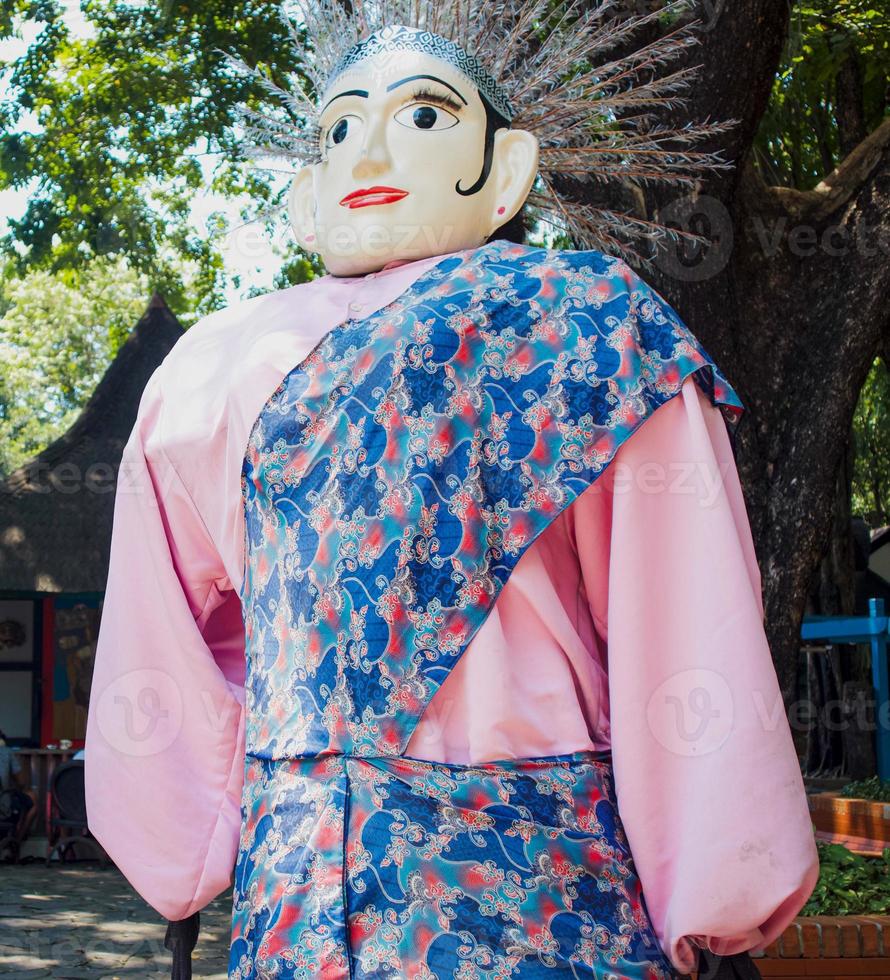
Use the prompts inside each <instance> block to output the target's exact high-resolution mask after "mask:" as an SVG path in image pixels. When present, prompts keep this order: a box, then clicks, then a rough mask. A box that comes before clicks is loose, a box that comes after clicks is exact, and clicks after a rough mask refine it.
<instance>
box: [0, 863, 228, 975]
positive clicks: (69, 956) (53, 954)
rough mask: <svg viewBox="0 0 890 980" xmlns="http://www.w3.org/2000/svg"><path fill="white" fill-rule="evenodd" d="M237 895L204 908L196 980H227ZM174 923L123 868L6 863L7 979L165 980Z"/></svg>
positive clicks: (0, 896) (2, 892) (0, 940)
mask: <svg viewBox="0 0 890 980" xmlns="http://www.w3.org/2000/svg"><path fill="white" fill-rule="evenodd" d="M231 903H232V892H231V889H230V890H228V891H226V892H224V893H223V894H222V895H220V896H219V897H218V898H217V899H216V900H215V901H214V902H212V903H211V904H210V905H208V906H207V907H206V908H205V909H202V910H201V933H200V935H199V937H198V945H197V947H196V949H195V955H194V957H193V963H194V972H193V976H194V977H195V978H196V980H199V978H200V980H226V959H227V954H228V935H229V919H230V916H231ZM165 932H166V922H165V921H164V920H163V919H161V918H160V917H159V916H158V913H157V912H155V911H154V909H152V908H151V906H149V905H147V904H146V903H145V902H144V901H143V900H142V899H141V898H140V897H139V895H137V894H136V892H134V891H133V889H132V888H131V886H130V885H129V884H128V883H127V881H126V879H125V878H124V877H123V876H122V875H121V873H120V872H119V871H118V870H117V869H116V868H111V867H109V868H106V869H104V870H103V869H100V868H99V866H98V863H97V862H88V861H81V862H73V863H71V864H70V865H69V866H67V867H59V866H57V865H54V866H52V867H50V868H47V867H46V865H45V864H44V863H43V862H39V863H35V864H24V865H9V864H4V865H0V977H2V978H3V980H43V978H44V977H52V978H53V980H163V978H169V976H170V952H169V951H168V950H166V949H165V948H164V933H165Z"/></svg>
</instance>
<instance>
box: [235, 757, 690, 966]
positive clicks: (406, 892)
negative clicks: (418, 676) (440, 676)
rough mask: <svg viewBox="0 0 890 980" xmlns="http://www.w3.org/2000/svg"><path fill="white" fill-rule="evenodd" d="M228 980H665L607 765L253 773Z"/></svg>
mask: <svg viewBox="0 0 890 980" xmlns="http://www.w3.org/2000/svg"><path fill="white" fill-rule="evenodd" d="M242 818H243V824H242V833H241V842H240V849H239V856H238V862H237V866H236V873H235V888H234V905H233V923H232V943H231V954H230V965H229V978H230V980H248V978H251V980H254V978H261V980H265V978H273V977H274V978H296V977H300V978H304V977H305V978H309V977H322V978H327V980H339V978H355V980H364V978H369V977H383V978H406V980H407V978H410V980H434V978H438V980H445V978H448V980H475V978H498V980H502V978H503V980H506V978H513V977H516V978H522V980H530V978H539V977H540V978H542V980H544V978H552V977H555V976H557V975H560V976H566V977H568V976H577V977H597V978H609V980H611V978H615V980H617V978H633V980H637V978H639V980H644V978H645V980H661V978H674V977H676V976H678V974H677V973H676V972H675V971H674V970H673V968H672V965H671V964H670V962H669V961H668V960H667V958H666V957H665V955H664V953H663V951H662V950H661V948H660V946H659V944H658V941H657V939H656V937H655V935H654V933H653V930H652V927H651V924H650V922H649V919H648V915H647V911H646V905H645V900H644V897H643V894H642V891H641V887H640V881H639V879H638V877H637V874H636V872H635V869H634V864H633V859H632V856H631V853H630V850H629V847H628V843H627V840H626V838H625V834H624V830H623V828H622V825H621V821H620V818H619V815H618V807H617V801H616V797H615V793H614V788H613V782H612V770H611V765H610V762H609V755H608V753H607V752H576V753H572V754H568V755H562V756H551V757H548V758H540V759H519V760H506V761H500V762H493V763H485V764H480V765H467V766H462V765H452V764H444V763H433V762H426V761H422V760H418V759H413V758H408V757H405V756H399V757H382V756H381V757H370V758H360V757H356V756H347V755H342V754H331V755H327V756H318V757H315V758H298V759H266V758H260V757H257V756H253V755H248V757H247V760H246V779H245V785H244V794H243V804H242Z"/></svg>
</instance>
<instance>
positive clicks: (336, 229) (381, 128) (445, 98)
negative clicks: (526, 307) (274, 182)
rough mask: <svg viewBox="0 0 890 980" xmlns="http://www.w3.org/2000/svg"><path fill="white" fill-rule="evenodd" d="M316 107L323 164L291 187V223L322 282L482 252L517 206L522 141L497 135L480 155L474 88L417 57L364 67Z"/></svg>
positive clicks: (521, 190) (524, 184)
mask: <svg viewBox="0 0 890 980" xmlns="http://www.w3.org/2000/svg"><path fill="white" fill-rule="evenodd" d="M320 109H321V112H320V123H321V132H320V142H321V154H322V160H321V162H320V163H316V164H313V165H310V166H306V167H304V168H303V169H302V170H300V171H299V172H298V174H297V175H296V177H295V178H294V182H293V186H292V188H291V194H290V217H291V222H292V224H293V227H294V231H295V233H296V237H297V240H298V242H299V243H300V245H301V246H302V247H303V248H305V249H307V250H308V251H314V252H318V253H319V254H320V255H321V257H322V259H323V260H324V263H325V266H326V267H327V270H328V272H330V273H332V274H333V275H341V276H356V275H364V274H366V273H368V272H373V271H375V270H377V269H381V268H383V266H384V265H386V264H387V263H389V262H393V261H396V260H412V259H419V258H425V257H427V256H432V255H442V254H445V253H448V252H454V251H457V250H458V249H464V248H473V247H476V246H478V245H481V244H482V243H483V242H484V241H485V240H486V239H487V238H488V237H489V235H491V234H492V232H494V231H495V230H496V229H497V228H498V227H499V226H500V225H502V224H504V223H505V222H507V221H509V219H510V218H511V217H513V215H514V214H516V212H517V211H518V210H519V209H520V208H521V207H522V205H523V203H524V202H525V199H526V197H527V196H528V192H529V190H530V189H531V185H532V183H533V182H534V178H535V174H536V173H537V166H538V143H537V139H536V138H535V137H534V136H533V135H532V134H531V133H528V132H526V131H523V130H512V129H508V128H501V129H498V130H496V131H495V132H494V133H493V141H492V144H491V147H490V149H489V151H488V154H486V132H487V128H488V127H489V126H490V123H489V118H488V114H487V112H486V106H485V104H484V103H483V101H482V97H481V96H480V94H479V92H478V90H477V88H476V86H475V85H474V84H473V83H472V82H471V81H470V80H469V79H468V78H466V77H465V76H464V75H463V73H462V72H460V71H459V70H458V69H456V68H454V67H453V66H452V65H450V64H448V63H447V62H445V61H442V60H440V59H438V58H436V57H433V56H432V55H428V54H426V53H424V52H414V51H398V52H393V51H383V52H378V53H377V54H375V55H373V56H371V57H368V58H366V59H365V60H363V61H361V62H359V63H358V64H356V65H354V66H353V67H352V68H350V69H349V70H348V71H347V72H345V73H343V74H342V75H340V76H339V77H338V78H337V79H336V80H335V81H334V83H333V84H332V85H330V86H329V87H328V90H327V91H326V92H325V94H324V96H323V97H322V100H321V103H320ZM487 156H488V160H486V157H487Z"/></svg>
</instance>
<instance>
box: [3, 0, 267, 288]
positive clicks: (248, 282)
mask: <svg viewBox="0 0 890 980" xmlns="http://www.w3.org/2000/svg"><path fill="white" fill-rule="evenodd" d="M63 6H64V7H65V21H66V23H67V25H68V27H69V29H70V30H71V32H72V34H73V35H74V36H75V37H84V36H87V35H88V33H89V25H88V24H87V23H86V21H85V20H84V18H83V15H82V13H81V11H80V3H79V0H63ZM38 31H39V25H36V24H25V25H24V26H23V29H22V31H21V35H20V36H19V37H15V38H10V39H8V40H5V41H0V60H4V61H7V60H10V59H14V58H17V57H19V56H20V55H22V54H23V53H24V52H25V51H26V50H27V47H28V45H29V44H30V43H31V41H33V39H34V37H35V36H36V34H37V32H38ZM5 96H6V86H5V83H4V81H3V79H2V78H0V99H3V98H4V97H5ZM35 123H36V121H35V120H34V118H33V116H32V117H31V118H30V119H28V118H27V117H25V118H23V119H22V121H21V124H20V125H21V126H22V128H28V127H35ZM213 162H214V160H213V157H209V158H206V157H204V158H202V163H203V166H204V170H205V173H206V174H207V175H208V180H209V174H210V171H211V169H212V167H213ZM32 190H33V188H27V187H24V188H18V189H15V190H10V189H7V190H3V191H0V233H5V232H6V231H7V229H8V227H9V225H8V219H9V218H20V217H21V216H22V215H23V214H24V212H25V208H26V207H27V202H28V196H29V194H30V193H31V192H32ZM244 203H249V202H248V201H247V200H246V199H243V200H242V201H240V202H239V201H238V200H234V201H231V200H226V199H224V198H221V197H219V196H218V195H213V194H210V193H202V194H199V195H197V196H196V197H195V200H194V202H193V204H192V214H191V223H192V226H193V227H194V228H195V230H196V231H197V232H198V233H199V234H206V222H207V219H208V218H209V216H210V215H211V214H212V213H214V212H220V211H221V212H223V213H224V214H225V215H226V216H227V217H228V218H229V226H230V231H229V233H228V234H227V235H226V237H225V239H224V240H223V241H222V242H221V244H220V249H221V252H222V255H223V260H224V263H225V268H226V271H227V272H228V273H230V274H231V275H238V276H240V277H241V282H240V287H238V286H235V285H230V286H229V288H228V289H227V290H226V294H225V301H226V302H227V303H231V302H235V301H236V300H238V299H240V298H241V297H243V296H246V295H247V294H248V293H249V292H250V290H251V289H260V290H266V289H272V288H273V278H274V276H275V273H276V272H277V271H278V269H279V267H280V264H281V260H280V258H279V257H278V255H277V254H276V252H275V248H274V243H273V242H272V241H271V239H270V238H269V236H268V235H267V233H266V231H265V229H264V227H263V225H262V223H261V222H251V223H249V224H243V223H242V221H241V218H240V216H239V206H240V205H241V204H244Z"/></svg>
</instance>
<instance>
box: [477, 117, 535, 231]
mask: <svg viewBox="0 0 890 980" xmlns="http://www.w3.org/2000/svg"><path fill="white" fill-rule="evenodd" d="M492 172H493V177H494V184H493V194H492V199H491V214H490V215H489V223H488V234H489V235H490V234H492V233H493V232H494V231H495V229H497V228H500V226H501V225H503V224H506V222H508V221H509V220H510V219H511V218H512V217H513V215H514V214H516V212H517V211H519V209H520V208H521V207H522V205H523V204H525V199H526V198H527V197H528V194H529V191H530V190H531V189H532V184H533V183H534V182H535V177H536V176H537V175H538V138H537V136H535V135H534V134H533V133H530V132H528V130H525V129H499V130H498V131H497V132H496V133H495V134H494V153H493V163H492Z"/></svg>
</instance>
